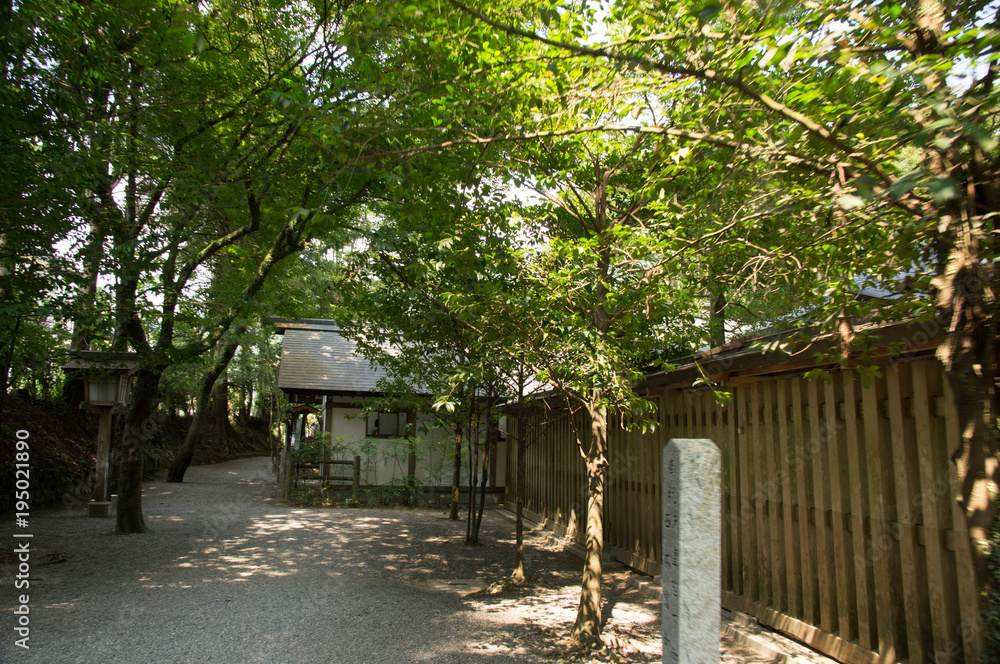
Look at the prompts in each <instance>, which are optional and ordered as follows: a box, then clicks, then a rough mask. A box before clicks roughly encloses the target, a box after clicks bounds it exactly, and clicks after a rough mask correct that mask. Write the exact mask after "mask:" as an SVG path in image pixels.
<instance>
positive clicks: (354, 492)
mask: <svg viewBox="0 0 1000 664" xmlns="http://www.w3.org/2000/svg"><path fill="white" fill-rule="evenodd" d="M360 494H361V455H360V454H355V455H354V481H353V482H352V486H351V497H352V498H354V500H357V499H358V497H359V496H360Z"/></svg>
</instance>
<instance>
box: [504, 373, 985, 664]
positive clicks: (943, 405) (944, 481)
mask: <svg viewBox="0 0 1000 664" xmlns="http://www.w3.org/2000/svg"><path fill="white" fill-rule="evenodd" d="M879 370H880V372H881V375H882V378H880V379H878V380H875V381H874V382H873V383H872V384H871V385H869V386H864V385H862V384H861V382H860V380H859V379H858V377H857V375H856V374H855V373H853V372H851V371H834V372H833V373H832V377H831V379H830V380H829V381H823V380H807V379H805V378H803V377H802V376H801V375H799V374H786V375H771V376H756V377H753V378H745V379H743V380H742V382H740V383H739V384H736V385H732V386H730V387H729V388H728V389H730V390H731V391H732V398H731V399H730V400H729V401H728V402H726V403H725V404H724V405H723V404H720V403H719V402H717V401H716V399H715V397H714V396H713V394H712V393H711V392H710V391H709V390H707V389H702V390H698V389H673V390H665V391H662V392H660V393H658V394H656V395H653V396H651V397H650V398H651V399H653V400H654V402H655V403H656V404H657V407H658V419H659V422H660V427H659V429H658V430H657V431H656V432H655V433H647V434H641V433H637V432H628V431H626V430H625V429H624V428H623V427H622V426H621V421H620V419H618V420H615V419H612V420H611V423H610V427H609V428H610V431H609V440H608V446H609V453H610V468H609V471H608V483H607V487H608V495H607V498H606V512H605V546H606V547H607V549H608V550H609V551H611V552H613V554H614V555H615V556H616V557H617V559H618V560H620V561H622V562H623V563H625V564H627V565H629V566H631V567H634V568H636V569H638V570H640V571H643V572H646V573H648V574H652V575H656V574H659V571H660V569H659V568H660V486H661V483H660V477H661V475H660V454H661V450H662V448H663V446H664V445H665V444H666V443H667V441H668V440H669V439H670V438H710V439H711V440H713V441H714V442H715V443H716V445H718V447H719V449H720V451H721V453H722V476H723V487H722V517H723V528H722V541H721V542H720V546H721V547H722V561H723V562H722V588H723V593H722V604H723V606H724V607H725V608H728V609H731V610H738V611H743V612H746V613H749V614H751V615H753V616H755V617H756V618H757V619H758V620H759V621H760V622H761V623H763V624H766V625H769V626H772V627H774V628H776V629H778V630H779V631H782V632H784V633H786V634H788V635H790V636H792V637H794V638H796V639H798V640H800V641H802V642H804V643H807V644H809V645H811V646H813V647H815V648H817V649H818V650H820V651H822V652H824V653H826V654H827V655H830V656H831V657H833V658H835V659H838V660H840V661H842V662H848V663H851V664H854V663H858V664H861V663H865V664H867V663H873V662H887V663H892V662H903V661H909V662H925V661H934V662H939V663H942V664H943V663H945V662H974V661H978V660H979V654H980V653H979V652H978V647H979V646H978V643H979V638H978V637H979V635H978V631H977V629H976V626H977V625H978V624H979V623H978V616H977V610H978V609H977V607H978V602H977V588H976V585H975V577H974V572H973V569H972V555H971V549H970V540H969V535H968V530H967V528H966V525H965V521H964V519H963V518H962V515H961V512H960V510H959V508H958V507H957V506H956V504H955V503H954V501H953V500H952V499H951V496H953V495H955V486H954V483H955V481H956V479H955V473H954V470H953V467H952V465H951V463H950V461H949V450H952V449H955V448H956V447H957V445H958V440H959V431H958V424H957V415H956V411H955V406H954V401H953V399H952V395H951V392H950V389H949V386H948V384H947V381H946V380H945V379H944V377H943V375H942V370H941V367H940V364H939V363H938V362H937V361H936V360H935V359H933V358H932V357H923V358H920V359H915V360H913V359H911V360H902V361H891V360H881V361H880V363H879ZM548 417H549V418H550V423H549V425H548V426H546V427H545V428H544V432H543V434H542V435H541V436H540V437H539V438H538V439H537V440H536V441H535V442H533V444H532V445H531V446H530V447H529V448H528V451H527V454H526V460H527V481H526V487H527V492H526V498H525V500H526V502H525V506H526V508H527V509H528V510H529V512H530V513H532V514H533V515H536V516H537V517H538V518H539V520H541V521H542V522H543V523H545V524H546V526H547V527H550V528H551V529H552V530H554V531H556V532H557V533H560V534H566V535H569V536H573V537H575V538H576V539H578V540H579V541H581V542H582V541H583V536H582V533H583V529H584V526H585V523H584V519H585V513H586V512H585V508H586V490H585V486H586V485H585V482H584V466H583V462H582V459H581V457H580V455H579V453H578V452H577V450H576V447H575V444H574V442H573V430H572V424H571V422H570V420H569V418H567V417H565V416H563V417H561V418H560V417H554V416H553V415H552V414H551V413H550V414H549V415H548ZM578 417H579V419H578V422H577V425H578V426H579V427H581V428H582V430H583V431H587V430H588V429H589V427H588V424H587V422H586V421H585V415H584V416H578ZM510 450H511V455H512V456H511V459H510V462H509V463H510V465H509V466H508V467H509V468H513V467H514V466H513V463H514V458H513V455H514V454H516V446H514V445H511V446H510ZM513 484H514V483H513V482H508V501H512V500H513V493H512V491H513Z"/></svg>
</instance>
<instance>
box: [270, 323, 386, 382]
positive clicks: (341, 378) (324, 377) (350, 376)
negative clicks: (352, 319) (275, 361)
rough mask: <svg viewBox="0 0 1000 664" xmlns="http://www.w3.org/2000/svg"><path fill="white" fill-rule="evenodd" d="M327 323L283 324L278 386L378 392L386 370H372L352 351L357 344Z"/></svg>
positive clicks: (361, 357) (375, 368)
mask: <svg viewBox="0 0 1000 664" xmlns="http://www.w3.org/2000/svg"><path fill="white" fill-rule="evenodd" d="M327 322H328V323H330V325H326V326H323V325H317V324H308V323H307V324H301V325H296V324H286V325H285V327H284V339H283V340H282V343H281V365H280V367H279V369H278V387H279V388H280V389H282V390H285V391H288V392H314V393H324V394H343V395H360V394H363V393H372V392H377V390H378V381H379V379H380V378H383V377H384V376H385V371H384V370H383V369H382V368H381V367H374V368H373V367H372V366H371V364H370V363H369V361H368V359H367V358H365V357H363V356H362V355H360V354H357V353H356V352H355V351H356V349H357V343H356V342H354V341H352V340H351V339H345V338H344V337H342V336H341V335H340V331H339V330H338V329H337V328H336V327H335V326H334V324H333V322H332V321H327ZM303 328H304V329H303Z"/></svg>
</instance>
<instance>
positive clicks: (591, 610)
mask: <svg viewBox="0 0 1000 664" xmlns="http://www.w3.org/2000/svg"><path fill="white" fill-rule="evenodd" d="M595 403H597V399H594V400H593V401H591V403H590V404H589V405H588V407H587V410H588V411H589V412H590V418H591V424H590V445H589V446H588V449H587V455H586V465H587V542H586V553H585V557H584V563H583V584H582V586H581V588H580V606H579V608H578V609H577V614H576V622H575V623H574V624H573V633H572V638H573V640H575V641H578V642H580V643H587V642H592V641H594V640H595V639H597V638H599V637H600V634H601V574H602V558H603V556H604V479H605V471H606V470H607V468H608V459H607V435H608V420H607V409H606V408H604V407H601V406H596V405H594V404H595Z"/></svg>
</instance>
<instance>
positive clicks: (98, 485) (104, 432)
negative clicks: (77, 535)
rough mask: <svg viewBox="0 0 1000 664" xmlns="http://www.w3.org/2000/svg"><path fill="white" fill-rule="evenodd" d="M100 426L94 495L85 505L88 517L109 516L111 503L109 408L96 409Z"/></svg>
mask: <svg viewBox="0 0 1000 664" xmlns="http://www.w3.org/2000/svg"><path fill="white" fill-rule="evenodd" d="M98 411H99V412H98V415H99V416H100V418H101V419H100V425H99V429H98V432H97V467H96V474H95V479H94V494H93V498H92V499H91V501H90V504H89V505H87V514H88V515H89V516H96V517H107V516H111V502H110V500H109V499H108V457H109V456H110V454H111V408H108V407H100V408H98Z"/></svg>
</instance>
